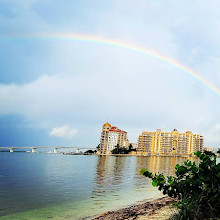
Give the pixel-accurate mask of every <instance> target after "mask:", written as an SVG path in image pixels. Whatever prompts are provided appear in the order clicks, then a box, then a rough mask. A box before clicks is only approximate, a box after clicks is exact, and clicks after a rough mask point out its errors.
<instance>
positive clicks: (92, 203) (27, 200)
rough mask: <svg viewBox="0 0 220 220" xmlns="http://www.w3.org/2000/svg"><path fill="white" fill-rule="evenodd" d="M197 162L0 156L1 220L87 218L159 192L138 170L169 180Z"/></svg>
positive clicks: (41, 155) (34, 155) (46, 154)
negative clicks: (183, 166)
mask: <svg viewBox="0 0 220 220" xmlns="http://www.w3.org/2000/svg"><path fill="white" fill-rule="evenodd" d="M187 159H190V160H196V159H195V158H181V157H137V156H96V155H85V156H84V155H63V154H48V153H19V152H14V153H4V152H1V153H0V219H16V220H17V219H25V220H27V219H49V218H51V219H91V218H93V217H94V216H95V215H98V214H101V213H103V212H106V211H110V210H116V209H120V208H123V207H127V206H130V205H133V204H137V203H141V202H144V201H146V200H151V199H155V198H159V197H161V196H162V193H161V192H159V191H158V190H157V188H156V187H153V186H152V184H151V180H150V179H148V178H145V177H144V176H141V175H139V171H140V170H141V169H142V168H147V169H148V170H149V171H151V172H153V173H158V172H160V173H164V174H165V175H173V174H174V167H175V164H177V163H179V164H182V163H183V161H184V160H187Z"/></svg>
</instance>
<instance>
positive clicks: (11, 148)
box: [0, 146, 96, 153]
mask: <svg viewBox="0 0 220 220" xmlns="http://www.w3.org/2000/svg"><path fill="white" fill-rule="evenodd" d="M17 149H30V150H31V151H30V152H31V153H36V152H37V149H52V150H53V153H58V149H76V150H77V151H79V150H96V148H87V147H62V146H61V147H53V146H42V147H41V146H39V147H37V146H35V147H29V146H28V147H0V152H1V150H9V152H10V153H13V152H14V150H17Z"/></svg>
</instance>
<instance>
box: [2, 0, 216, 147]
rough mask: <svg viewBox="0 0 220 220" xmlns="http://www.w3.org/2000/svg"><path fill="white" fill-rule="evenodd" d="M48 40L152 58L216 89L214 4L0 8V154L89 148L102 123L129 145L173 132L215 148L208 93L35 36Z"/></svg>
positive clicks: (141, 1)
mask: <svg viewBox="0 0 220 220" xmlns="http://www.w3.org/2000/svg"><path fill="white" fill-rule="evenodd" d="M56 33H72V34H83V35H86V36H87V35H92V36H97V37H99V38H108V39H112V40H115V41H122V42H126V43H128V44H133V45H138V46H139V47H142V48H145V49H148V50H152V51H156V52H157V53H159V54H161V55H163V56H165V57H167V58H171V59H173V60H176V61H178V62H179V63H181V64H182V65H184V66H186V67H188V68H189V69H192V70H193V71H195V72H197V73H198V74H199V75H201V76H203V77H205V78H206V79H207V80H208V81H210V82H211V83H213V84H214V85H215V86H216V87H219V88H220V72H219V70H220V40H219V39H220V2H219V1H217V0H211V1H205V0H194V1H191V0H185V1H173V0H172V1H171V0H138V1H136V0H135V1H134V0H132V1H131V0H111V1H108V0H106V1H103V0H98V1H97V0H93V1H88V0H87V1H86V0H80V1H75V0H74V1H73V0H65V1H61V0H59V1H58V0H19V1H18V0H0V103H1V104H0V146H33V145H41V146H42V145H47V146H48V145H53V146H54V145H65V146H86V147H94V146H97V144H98V143H99V138H100V131H101V127H102V124H103V123H105V122H106V121H109V122H110V123H111V124H112V125H116V126H118V127H119V128H121V129H123V130H126V131H128V137H129V140H130V141H131V142H136V140H137V137H138V135H139V134H140V133H141V132H142V131H144V130H145V131H148V130H152V131H154V130H155V129H157V128H160V129H162V130H166V131H171V130H172V129H173V128H177V129H178V130H179V131H181V132H185V131H187V130H191V131H192V132H194V133H198V134H202V135H204V137H205V145H206V146H211V147H214V148H217V147H220V113H219V112H220V96H219V95H216V94H215V93H214V92H213V91H211V90H210V89H209V88H208V87H207V86H206V85H204V84H202V83H201V82H200V81H198V80H196V79H194V78H192V77H191V76H189V75H187V74H185V73H183V72H181V71H180V70H178V69H176V68H173V67H171V66H170V65H167V64H165V63H163V62H160V61H158V60H156V59H154V58H152V57H151V56H147V55H144V54H140V53H136V52H134V51H129V50H123V49H120V48H116V47H112V46H108V45H100V44H93V43H85V42H77V41H67V40H65V39H59V40H58V39H55V38H52V37H48V38H44V39H42V38H37V37H34V36H38V35H41V34H43V35H45V36H52V35H53V36H56ZM19 36H23V38H20V37H19ZM24 36H25V38H24ZM28 36H32V37H28Z"/></svg>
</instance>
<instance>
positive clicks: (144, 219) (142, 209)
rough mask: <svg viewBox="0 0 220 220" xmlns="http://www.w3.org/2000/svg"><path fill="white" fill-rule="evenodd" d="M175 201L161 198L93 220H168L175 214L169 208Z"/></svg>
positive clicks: (172, 209) (105, 214)
mask: <svg viewBox="0 0 220 220" xmlns="http://www.w3.org/2000/svg"><path fill="white" fill-rule="evenodd" d="M175 201H176V200H175V199H172V198H170V197H162V198H159V199H156V200H152V201H149V202H145V203H143V204H139V205H133V206H130V207H128V208H123V209H119V210H117V211H110V212H106V213H103V214H101V215H100V216H98V217H96V218H94V219H95V220H116V219H117V220H124V219H129V220H132V219H138V220H151V219H162V220H165V219H170V217H171V216H172V215H173V214H174V213H175V212H176V209H175V208H173V207H171V204H172V203H174V202H175Z"/></svg>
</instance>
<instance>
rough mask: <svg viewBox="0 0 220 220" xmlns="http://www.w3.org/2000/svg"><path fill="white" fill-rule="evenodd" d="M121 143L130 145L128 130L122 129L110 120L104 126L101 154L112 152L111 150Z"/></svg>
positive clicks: (121, 144) (124, 145) (125, 145)
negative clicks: (112, 124) (110, 122)
mask: <svg viewBox="0 0 220 220" xmlns="http://www.w3.org/2000/svg"><path fill="white" fill-rule="evenodd" d="M117 145H119V146H120V147H128V139H127V132H126V131H122V130H120V129H119V128H117V127H115V126H111V125H110V124H109V123H108V122H107V123H105V124H104V125H103V126H102V132H101V138H100V154H111V151H112V150H113V149H114V148H115V147H116V146H117Z"/></svg>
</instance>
